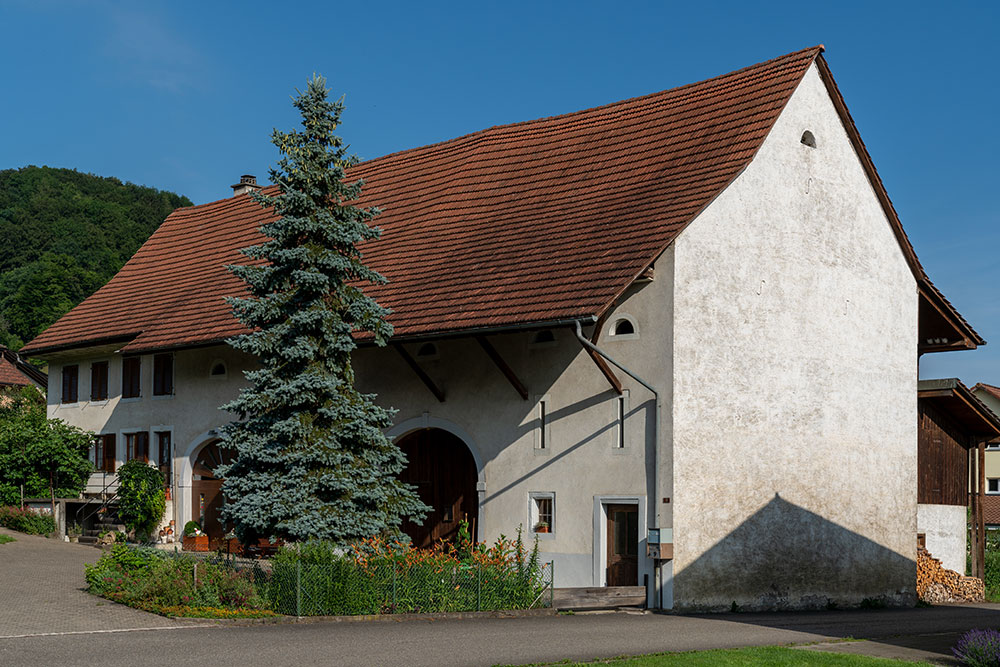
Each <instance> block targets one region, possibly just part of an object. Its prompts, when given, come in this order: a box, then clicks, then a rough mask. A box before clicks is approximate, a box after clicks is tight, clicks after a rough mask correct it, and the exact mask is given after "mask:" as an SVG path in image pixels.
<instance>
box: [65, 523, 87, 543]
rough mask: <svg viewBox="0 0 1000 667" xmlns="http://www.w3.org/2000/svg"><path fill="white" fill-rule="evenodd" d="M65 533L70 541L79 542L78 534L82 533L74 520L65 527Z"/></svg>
mask: <svg viewBox="0 0 1000 667" xmlns="http://www.w3.org/2000/svg"><path fill="white" fill-rule="evenodd" d="M66 535H67V536H68V537H69V541H70V542H79V541H80V536H81V535H83V530H81V529H80V525H79V524H77V523H75V522H74V523H72V524H70V525H69V526H68V527H67V528H66Z"/></svg>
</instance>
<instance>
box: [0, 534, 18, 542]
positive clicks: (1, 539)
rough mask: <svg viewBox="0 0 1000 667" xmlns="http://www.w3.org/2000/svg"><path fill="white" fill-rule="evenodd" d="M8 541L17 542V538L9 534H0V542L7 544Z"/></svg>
mask: <svg viewBox="0 0 1000 667" xmlns="http://www.w3.org/2000/svg"><path fill="white" fill-rule="evenodd" d="M8 542H17V540H15V539H14V538H13V537H11V536H10V535H0V544H7V543H8Z"/></svg>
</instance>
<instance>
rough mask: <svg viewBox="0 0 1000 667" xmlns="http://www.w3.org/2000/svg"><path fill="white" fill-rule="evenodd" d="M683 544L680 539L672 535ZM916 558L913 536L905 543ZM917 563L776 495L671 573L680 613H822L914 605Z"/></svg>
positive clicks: (681, 536) (681, 537)
mask: <svg viewBox="0 0 1000 667" xmlns="http://www.w3.org/2000/svg"><path fill="white" fill-rule="evenodd" d="M678 538H679V540H680V542H681V543H682V544H683V539H684V538H683V535H679V536H678ZM913 549H914V558H915V555H916V536H915V535H914V542H913ZM916 576H917V564H916V561H915V560H914V559H913V558H907V557H905V556H902V555H900V554H898V553H896V552H895V551H892V550H890V549H887V548H885V547H884V546H882V545H880V544H878V543H876V542H873V541H872V540H870V539H868V538H867V537H864V536H862V535H859V534H857V533H855V532H853V531H850V530H847V529H846V528H843V527H842V526H839V525H837V524H835V523H833V522H832V521H828V520H827V519H824V518H823V517H821V516H820V515H818V514H816V513H814V512H810V511H809V510H807V509H804V508H802V507H799V506H798V505H795V504H793V503H790V502H788V501H786V500H784V499H783V498H781V497H780V496H779V495H778V494H775V496H774V498H773V499H772V500H771V501H770V502H768V503H767V504H766V505H764V506H763V507H762V508H760V509H759V510H758V511H757V512H755V513H754V514H753V515H751V516H750V517H749V518H748V519H747V520H746V521H744V522H743V523H741V524H740V525H739V526H738V527H737V528H736V529H735V530H733V531H732V532H731V533H729V534H728V535H726V536H725V537H724V538H722V539H721V540H720V541H719V542H717V543H716V544H715V545H713V546H712V547H711V548H710V549H708V550H707V551H705V552H704V553H703V554H701V555H700V556H699V557H698V558H697V559H696V560H694V561H693V562H692V563H691V564H690V565H688V566H687V567H685V568H684V569H682V570H679V571H678V572H675V573H674V600H675V608H676V609H678V610H680V611H725V610H730V609H732V608H733V604H734V603H735V604H736V607H737V608H738V609H739V610H743V611H777V610H783V609H829V608H834V607H840V608H844V607H852V606H855V607H856V606H858V605H860V604H861V603H862V601H864V600H866V599H867V600H869V601H870V602H871V603H875V604H878V605H883V604H884V605H886V606H910V605H913V604H915V602H916Z"/></svg>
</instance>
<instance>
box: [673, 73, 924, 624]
mask: <svg viewBox="0 0 1000 667" xmlns="http://www.w3.org/2000/svg"><path fill="white" fill-rule="evenodd" d="M807 129H808V130H811V131H812V132H813V133H814V134H815V137H816V141H817V143H818V147H817V148H815V149H813V148H809V147H807V146H805V145H803V144H801V143H800V137H801V135H802V133H803V131H805V130H807ZM675 246H676V247H675V276H674V284H675V285H676V294H675V308H674V332H675V338H674V368H673V378H674V382H673V415H672V438H673V443H674V457H675V458H674V486H675V488H674V495H675V496H676V504H675V506H674V542H675V560H674V595H675V601H676V602H677V605H678V606H679V607H681V608H717V609H725V608H729V607H730V605H731V604H732V602H734V601H735V602H736V603H737V604H739V605H741V606H743V607H744V608H747V609H755V608H761V609H763V608H785V607H820V606H824V605H825V604H826V603H827V601H828V600H833V601H835V602H837V603H839V604H842V605H843V604H851V603H854V604H856V603H858V602H860V601H861V600H862V599H863V598H865V597H882V598H884V599H886V600H887V601H888V602H891V603H912V601H913V599H914V593H915V591H914V586H915V557H916V553H915V551H916V540H915V533H916V456H917V454H916V442H917V436H916V427H917V424H916V389H917V355H916V345H917V289H916V283H915V280H914V278H913V276H912V274H911V271H910V269H909V268H908V266H907V264H906V262H905V261H904V258H903V255H902V252H901V251H900V249H899V246H898V243H897V241H896V239H895V238H894V236H893V234H892V232H891V229H890V226H889V223H888V221H887V219H886V217H885V214H884V212H883V211H882V209H881V207H880V206H879V203H878V201H877V199H876V197H875V195H874V193H873V191H872V189H871V186H870V184H869V182H868V180H867V178H866V176H865V174H864V172H863V171H862V168H861V165H860V163H859V161H858V159H857V156H856V154H855V153H854V151H853V149H852V147H851V145H850V143H849V140H848V137H847V134H846V132H845V130H844V128H843V126H842V125H841V123H840V120H839V119H838V117H837V115H836V112H835V110H834V107H833V105H832V102H831V100H830V98H829V96H828V94H827V92H826V90H825V87H824V86H823V84H822V81H821V80H820V78H819V75H818V73H817V71H816V69H815V67H813V68H811V69H810V70H809V71H808V73H807V74H806V76H805V78H804V80H803V81H802V83H801V84H800V86H799V88H798V89H797V90H796V92H795V93H794V95H793V96H792V98H791V100H790V102H789V103H788V105H787V107H786V108H785V110H784V111H783V113H782V114H781V116H780V117H779V119H778V121H777V123H776V124H775V126H774V128H773V129H772V131H771V133H770V135H769V136H768V138H767V139H766V141H765V142H764V144H763V146H762V148H761V149H760V151H759V153H758V155H757V157H756V158H755V159H754V161H753V162H752V163H751V164H750V165H749V166H748V168H747V169H746V170H745V171H744V173H743V174H742V175H740V176H739V177H738V178H737V179H736V180H735V182H734V183H732V184H731V186H730V187H729V188H728V189H726V190H725V191H724V192H723V193H722V194H721V195H720V196H719V197H718V198H717V199H716V200H715V201H714V202H713V203H712V204H711V205H710V206H709V207H708V208H707V209H706V210H705V211H704V212H703V213H702V214H701V215H700V216H699V217H698V218H697V219H696V220H695V221H694V222H693V223H692V224H691V225H690V227H689V228H688V229H687V230H685V231H684V232H683V233H682V234H681V235H680V237H679V238H678V240H677V241H676V243H675Z"/></svg>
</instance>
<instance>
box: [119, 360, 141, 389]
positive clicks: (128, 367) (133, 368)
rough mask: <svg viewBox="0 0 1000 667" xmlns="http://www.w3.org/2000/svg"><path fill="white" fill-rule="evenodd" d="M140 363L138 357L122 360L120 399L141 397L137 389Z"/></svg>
mask: <svg viewBox="0 0 1000 667" xmlns="http://www.w3.org/2000/svg"><path fill="white" fill-rule="evenodd" d="M141 362H142V360H141V359H140V358H139V357H125V358H123V359H122V398H139V396H141V395H142V394H141V392H140V388H139V387H140V384H139V379H140V369H141V367H142V363H141Z"/></svg>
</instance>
